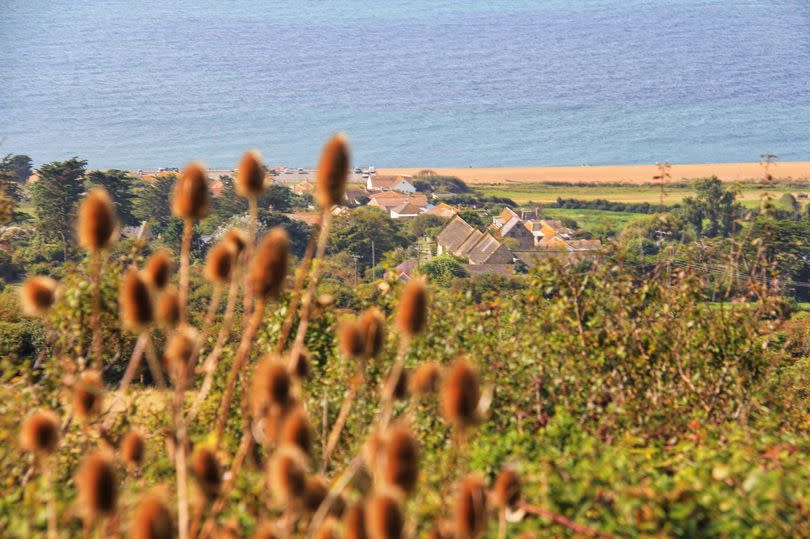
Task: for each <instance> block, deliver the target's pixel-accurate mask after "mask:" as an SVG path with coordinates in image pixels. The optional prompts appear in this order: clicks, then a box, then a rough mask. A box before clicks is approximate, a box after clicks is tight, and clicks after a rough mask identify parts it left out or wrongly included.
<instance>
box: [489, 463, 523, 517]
mask: <svg viewBox="0 0 810 539" xmlns="http://www.w3.org/2000/svg"><path fill="white" fill-rule="evenodd" d="M520 495H521V485H520V476H519V475H518V473H517V472H516V471H515V470H513V469H512V468H504V470H503V471H501V473H500V474H499V475H498V478H497V479H496V480H495V486H494V487H493V489H492V503H493V504H495V506H496V507H498V508H500V509H502V510H503V509H507V508H509V509H515V508H516V507H517V505H518V503H520Z"/></svg>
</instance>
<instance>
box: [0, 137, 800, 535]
mask: <svg viewBox="0 0 810 539" xmlns="http://www.w3.org/2000/svg"><path fill="white" fill-rule="evenodd" d="M347 164H348V161H347V157H346V154H345V148H344V147H342V146H341V143H340V141H339V140H335V141H332V142H331V143H330V145H329V146H328V148H327V151H326V153H325V157H324V161H323V162H322V165H321V169H322V176H321V178H320V179H319V183H320V185H319V187H320V190H319V197H318V198H319V202H320V204H321V207H322V208H325V210H324V211H323V212H322V218H321V222H320V226H318V227H316V228H315V229H314V231H312V233H311V234H310V235H309V237H308V238H307V239H306V241H304V242H303V244H302V247H301V250H300V252H299V255H298V258H299V259H300V264H299V268H298V270H297V272H295V273H292V274H291V275H290V277H289V278H285V274H286V270H287V258H286V256H287V253H288V252H289V251H293V248H292V243H290V244H289V245H288V243H287V241H288V240H285V237H287V235H285V233H283V232H282V231H281V229H279V228H271V227H268V231H267V232H266V233H263V235H262V236H260V237H262V238H263V239H262V240H261V241H260V242H256V243H255V244H254V241H255V240H254V239H253V238H254V236H258V234H256V233H255V232H253V231H256V230H257V229H259V228H260V221H261V218H260V212H259V210H258V208H257V205H256V204H255V200H256V199H257V198H258V197H259V196H261V193H262V188H261V185H262V182H261V181H259V180H257V178H259V177H261V175H262V174H261V173H260V172H259V169H258V168H257V166H254V165H256V163H255V162H254V163H251V162H250V161H246V162H243V165H242V166H241V167H240V169H242V170H243V171H245V175H244V176H243V177H242V178H237V181H236V188H237V189H238V193H241V194H242V195H244V198H245V200H246V204H245V206H246V212H247V216H246V218H245V219H244V223H245V226H246V228H247V232H246V233H245V232H244V231H243V234H244V236H243V235H242V234H240V233H237V232H233V233H226V234H225V235H223V236H222V238H221V239H220V240H219V243H217V244H216V246H215V247H214V248H212V249H210V251H209V252H208V254H207V261H206V262H205V263H203V262H202V261H201V260H200V261H197V262H194V260H195V259H194V258H193V257H192V256H191V251H192V246H193V242H192V241H191V240H192V238H193V231H194V227H193V226H192V225H193V224H194V223H197V222H199V219H200V218H201V217H202V215H203V214H204V209H205V206H206V205H207V199H206V197H205V196H204V194H203V193H204V192H205V190H204V189H203V190H200V189H198V187H199V185H200V184H201V183H204V180H202V179H201V178H203V175H202V173H201V172H200V171H199V170H198V169H195V168H194V167H190V168H189V169H187V170H186V171H185V172H184V174H183V175H181V176H180V177H179V179H178V180H177V181H178V185H179V186H180V187H176V186H174V185H172V188H173V189H174V191H173V193H174V194H173V195H172V197H173V200H174V204H173V205H172V207H171V211H173V213H174V215H175V216H176V217H168V218H167V223H166V225H165V226H166V227H167V230H171V229H178V230H179V238H178V239H179V242H178V243H179V246H178V247H179V248H178V249H177V252H178V255H177V259H179V271H178V274H177V276H176V277H175V276H172V277H170V278H169V279H168V282H163V281H162V279H160V278H158V277H159V276H160V275H161V274H160V272H157V271H156V269H159V264H157V263H156V262H155V261H156V260H158V261H159V260H161V257H162V256H165V255H164V254H161V253H164V251H160V250H159V249H157V247H158V246H157V245H154V244H153V243H151V242H148V241H146V240H144V239H143V238H135V239H131V240H127V241H122V242H120V243H118V244H117V245H113V244H112V240H113V236H112V233H111V229H110V227H109V226H107V225H105V223H108V221H107V220H105V216H106V215H108V214H109V210H110V209H111V207H112V206H111V204H110V203H108V202H105V197H104V195H103V194H93V195H91V198H93V197H95V199H96V200H98V201H100V202H99V203H98V204H96V205H95V206H92V205H88V206H86V207H89V208H91V209H92V208H93V207H95V208H96V211H89V210H86V211H85V210H83V211H82V212H80V217H81V218H80V228H79V234H78V235H77V237H76V238H75V239H77V240H78V241H79V243H80V245H81V246H82V247H83V248H84V249H85V250H86V251H87V253H88V255H87V256H86V257H81V258H77V259H75V261H74V260H73V259H70V258H69V259H68V262H67V264H66V265H65V266H64V268H63V269H62V271H61V272H60V274H59V276H60V287H59V292H58V293H57V294H56V296H55V298H54V302H53V304H50V302H49V301H44V300H43V298H45V299H46V300H47V299H49V298H50V296H49V295H48V294H47V293H46V294H44V295H42V294H34V295H26V294H25V293H26V292H30V291H31V290H32V286H33V284H32V283H31V282H28V283H26V284H25V285H24V286H23V287H22V291H23V294H24V296H23V297H25V298H27V299H28V301H27V302H26V303H24V304H23V306H24V307H26V308H27V310H28V312H29V313H34V312H36V313H38V315H39V317H38V318H34V319H27V320H26V321H24V322H23V321H21V320H22V319H23V317H22V313H21V312H20V310H19V309H20V307H17V305H18V303H17V301H16V300H15V299H14V298H15V297H16V293H17V290H16V289H15V290H11V289H9V290H7V291H5V292H4V293H3V296H4V297H3V300H5V301H2V305H3V306H4V309H5V312H3V313H2V314H3V320H4V323H7V324H8V327H9V328H10V329H12V326H13V330H14V331H15V333H14V334H15V335H19V336H20V337H19V338H20V342H15V343H13V344H11V345H10V346H16V347H17V348H14V350H15V352H14V353H11V354H5V355H3V357H2V375H3V378H4V379H3V384H2V385H1V386H0V397H2V398H0V436H1V437H2V438H0V470H2V472H3V475H4V477H5V478H6V488H5V489H4V494H3V496H2V499H0V535H3V536H10V537H31V536H45V535H46V534H47V533H48V530H59V533H61V534H62V535H63V536H73V535H80V534H82V533H83V530H84V533H89V532H90V531H92V530H96V531H97V532H98V533H99V534H102V535H115V534H116V533H120V534H122V535H125V536H138V537H165V536H171V535H172V534H173V532H172V530H173V531H174V532H177V533H178V534H179V535H180V536H181V537H191V536H247V537H249V536H251V535H253V534H256V536H257V537H269V536H270V535H259V534H260V533H263V532H266V531H267V530H268V529H270V528H271V529H272V530H271V531H272V533H273V534H275V536H290V535H292V536H302V537H303V536H313V535H315V534H316V532H317V535H318V537H337V536H345V537H361V536H369V537H372V538H374V539H377V538H389V537H390V538H396V537H410V536H420V537H421V536H427V535H428V534H432V535H430V536H431V537H458V538H463V537H482V536H487V537H489V536H493V537H494V536H498V535H503V534H504V533H508V535H509V536H517V535H519V534H520V533H523V532H527V533H530V534H534V535H536V536H540V537H545V536H554V537H560V536H563V537H564V536H603V537H608V536H616V537H619V536H621V537H624V536H631V537H642V536H680V537H695V536H700V537H748V536H751V537H787V536H798V537H801V536H809V535H810V532H809V531H808V530H810V489H808V485H810V468H808V465H807V457H808V452H810V401H808V392H809V391H810V375H809V374H808V372H810V371H808V367H810V359H808V356H810V341H808V339H807V326H806V320H807V318H806V317H804V316H802V315H801V314H802V313H800V315H798V316H796V317H794V318H793V319H790V307H789V305H788V304H787V303H786V302H785V301H784V299H782V298H781V297H780V296H778V295H776V294H775V293H774V292H778V288H777V287H774V286H771V283H770V282H769V281H768V280H765V281H764V283H762V285H761V286H760V284H759V282H758V281H756V280H755V281H753V282H750V283H746V287H747V288H746V293H747V294H748V298H749V301H746V302H737V303H724V302H715V303H710V302H709V301H708V300H710V299H713V298H712V296H711V295H710V294H709V291H710V290H711V289H712V288H713V287H712V286H709V284H710V283H707V282H706V279H705V275H701V274H700V272H698V271H694V270H693V269H692V268H691V267H690V266H689V265H686V266H682V267H678V266H673V265H660V266H658V267H656V268H655V269H654V271H652V272H646V271H645V272H640V271H639V259H638V258H637V257H635V255H634V252H635V249H629V250H628V252H623V251H622V249H618V250H616V251H615V252H614V253H611V256H610V257H609V258H608V257H606V258H604V259H599V260H594V261H590V262H587V263H581V264H579V265H575V266H564V265H563V264H562V262H561V261H554V260H552V261H548V262H546V263H545V264H543V265H540V266H538V267H537V268H535V269H534V270H533V271H532V272H531V273H530V274H529V275H528V276H525V277H516V278H513V279H510V278H502V277H495V276H483V277H477V278H473V279H467V278H465V279H458V278H452V276H449V277H447V280H446V281H443V283H442V286H431V285H427V287H425V285H424V284H423V282H422V281H421V280H418V279H417V280H414V281H412V282H411V283H409V284H408V285H407V286H405V285H403V284H402V283H400V282H398V281H397V280H396V279H393V278H392V277H390V276H386V277H383V276H382V275H378V278H377V279H376V280H374V281H373V282H371V283H368V284H360V285H358V286H357V287H351V288H346V287H341V288H340V289H339V290H336V288H335V286H334V281H330V280H329V279H327V280H325V281H321V282H320V284H319V281H320V279H319V275H320V274H321V272H322V271H324V272H328V271H329V267H328V264H327V263H324V260H326V259H325V258H324V255H325V253H326V252H327V239H328V238H329V237H330V236H329V229H330V228H332V227H336V228H340V227H347V228H345V230H344V231H343V232H342V233H341V234H340V235H338V236H337V239H338V240H339V241H345V240H344V239H343V238H350V237H352V236H353V235H354V234H357V233H360V232H358V231H357V230H354V231H353V230H352V229H351V228H350V226H352V225H351V223H349V222H340V221H337V222H335V223H331V222H330V221H331V217H330V215H331V214H330V212H329V211H328V209H329V207H330V206H331V204H332V202H333V201H335V200H339V195H340V189H341V182H342V181H345V173H344V172H343V171H345V169H346V167H347ZM94 193H98V192H94ZM84 207H85V206H83V208H84ZM694 209H695V211H698V212H701V211H703V209H704V208H703V207H702V206H700V205H699V204H696V205H695V206H694ZM88 216H89V217H88ZM700 216H701V227H703V225H704V221H705V223H707V225H706V226H707V228H708V229H709V230H711V232H712V234H715V235H716V236H717V237H718V238H720V241H723V239H722V238H723V228H722V227H723V226H725V224H724V223H725V221H723V219H722V218H721V217H722V216H720V215H716V216H713V215H706V214H703V213H700ZM712 217H717V220H716V222H715V221H713V220H712ZM367 218H368V219H369V220H371V219H372V218H371V217H370V216H367ZM359 222H361V223H362V222H363V221H362V220H360V221H359ZM796 222H799V221H796ZM715 225H716V226H717V227H718V228H717V229H716V230H715V229H714V228H712V227H714V226H715ZM358 226H360V225H358ZM361 230H362V229H361ZM640 230H641V231H642V232H643V233H644V231H645V230H646V229H640ZM107 232H110V233H109V234H107ZM243 237H244V238H245V243H244V244H242V243H241V241H242V240H241V239H240V238H243ZM70 241H71V242H72V241H74V240H73V239H70ZM72 248H73V247H72V246H71V249H72ZM294 255H295V253H292V254H291V256H293V257H294ZM172 258H174V257H172ZM754 258H756V257H754ZM102 263H103V271H98V269H99V267H100V264H102ZM758 267H759V266H758ZM136 269H137V270H138V271H137V272H136V271H135V270H136ZM752 274H754V275H757V271H756V268H754V269H753V271H752ZM651 275H654V277H651ZM718 280H719V279H718ZM285 281H288V282H287V285H286V286H284V282H285ZM40 284H41V283H40ZM46 284H47V283H46ZM734 286H735V287H737V288H739V287H740V286H741V285H739V283H737V280H736V279H735V280H734ZM46 288H47V287H46ZM37 290H38V289H37ZM47 290H50V288H47ZM240 291H241V292H240ZM336 291H337V292H339V296H340V301H339V302H338V298H339V296H338V294H335V292H336ZM143 292H148V293H145V294H144V293H143ZM185 298H187V300H186V299H185ZM12 305H13V306H12ZM164 307H172V308H164ZM375 309H379V310H378V311H377V310H375ZM119 319H120V320H122V321H123V325H122V324H121V323H119ZM183 321H184V322H183ZM194 328H196V329H194ZM10 335H11V334H10V333H7V332H6V333H4V339H5V338H7V336H10ZM21 350H24V351H25V353H21V352H20V351H21ZM160 358H162V359H163V362H162V364H161V363H160V361H159V359H160ZM304 366H306V367H307V368H304ZM94 373H97V374H98V375H100V377H101V378H100V379H99V378H96V377H95V376H96V374H94ZM161 382H162V383H164V384H167V385H168V387H169V388H168V389H161V388H160V385H161ZM35 409H53V410H55V411H56V412H57V413H58V415H59V421H60V423H59V424H57V427H56V428H57V429H58V431H59V432H60V436H59V438H60V439H59V443H58V447H57V448H55V447H54V445H55V444H52V443H50V439H49V438H47V437H41V436H33V437H32V436H31V433H32V432H35V433H38V432H40V431H31V430H30V428H29V429H28V430H26V429H23V431H22V438H20V432H21V431H20V429H21V424H23V423H24V424H25V425H27V426H28V427H30V426H31V425H32V423H31V417H32V416H31V415H30V414H31V412H32V410H35ZM41 424H44V425H46V426H47V425H48V423H47V422H45V423H41ZM132 433H135V434H132ZM133 436H135V437H136V438H138V437H140V439H141V440H143V442H144V444H145V447H144V451H143V452H142V454H138V452H133V451H132V442H131V440H132V439H133ZM20 443H22V448H24V449H29V450H33V451H32V453H33V454H26V455H25V457H24V458H21V453H20V451H19V448H20V445H19V444H20ZM96 451H101V452H100V453H97V452H96ZM96 457H98V458H96ZM94 470H95V473H93V471H94ZM99 470H102V471H104V472H105V473H106V472H110V473H111V474H113V475H114V476H115V479H113V480H112V481H110V480H109V477H108V476H107V475H105V473H99ZM189 470H190V474H191V477H187V475H186V474H187V472H188V471H189ZM105 477H106V479H105ZM517 478H520V480H519V481H516V479H517ZM111 485H112V486H111ZM116 491H117V492H116ZM328 492H331V495H328V494H327V493H328ZM116 494H117V495H116ZM150 508H151V510H147V509H150ZM341 508H342V510H340V509H341ZM361 508H362V509H363V510H364V511H365V512H366V514H365V517H364V518H359V519H358V518H356V517H357V516H358V515H359V514H360V513H359V512H358V511H360V509H361ZM507 520H508V522H507ZM155 523H159V524H166V523H170V527H169V528H160V526H157V524H155ZM358 523H361V524H362V525H361V526H360V528H358V527H357V524H358ZM147 524H148V526H147ZM153 525H154V526H153ZM268 526H269V528H267V527H268ZM360 529H362V531H363V532H364V533H365V534H366V535H360V533H359V531H358V530H360ZM143 530H148V533H147V532H144V533H145V534H144V535H136V533H138V532H142V531H143ZM155 530H157V531H155ZM161 530H163V531H164V532H166V533H164V534H163V535H161V534H160V531H161Z"/></svg>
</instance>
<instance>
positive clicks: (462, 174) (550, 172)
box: [377, 161, 810, 184]
mask: <svg viewBox="0 0 810 539" xmlns="http://www.w3.org/2000/svg"><path fill="white" fill-rule="evenodd" d="M428 168H429V169H430V170H432V171H434V172H435V173H436V174H441V175H447V176H456V177H458V178H461V179H462V180H464V181H465V182H467V183H532V182H569V183H630V184H640V183H653V181H654V180H653V179H652V178H653V176H655V175H656V174H658V168H656V166H655V165H627V166H624V165H620V166H587V165H583V166H575V167H570V166H569V167H522V168H441V167H438V168H431V167H419V168H384V169H380V168H378V169H377V172H378V173H379V174H385V175H395V174H406V175H415V174H417V173H418V172H419V171H420V170H425V169H428ZM671 174H672V181H673V182H677V181H679V180H682V179H684V178H686V179H695V178H704V177H706V176H717V177H718V178H720V179H721V180H723V181H727V182H736V181H744V180H751V179H761V178H762V177H763V168H762V166H761V165H760V164H759V163H709V164H703V165H672V169H671ZM771 174H772V175H773V176H774V178H777V179H784V178H792V179H793V180H804V181H810V161H799V162H785V163H778V162H777V163H774V164H773V165H771Z"/></svg>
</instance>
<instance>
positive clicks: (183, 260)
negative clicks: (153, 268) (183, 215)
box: [178, 219, 194, 324]
mask: <svg viewBox="0 0 810 539" xmlns="http://www.w3.org/2000/svg"><path fill="white" fill-rule="evenodd" d="M193 229H194V221H192V220H191V219H184V220H183V243H182V245H181V246H180V291H179V292H178V299H179V303H180V323H181V324H185V323H186V307H187V303H188V266H189V257H190V253H191V233H192V230H193Z"/></svg>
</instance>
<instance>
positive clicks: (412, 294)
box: [396, 279, 427, 338]
mask: <svg viewBox="0 0 810 539" xmlns="http://www.w3.org/2000/svg"><path fill="white" fill-rule="evenodd" d="M396 322H397V328H398V329H399V331H400V332H402V334H403V335H404V336H405V337H409V338H410V337H414V336H416V335H418V334H420V333H422V332H424V331H425V326H426V323H427V288H426V287H425V282H424V280H423V279H411V280H410V281H408V284H406V285H405V289H404V290H403V291H402V296H401V297H400V299H399V308H398V309H397V320H396Z"/></svg>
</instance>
